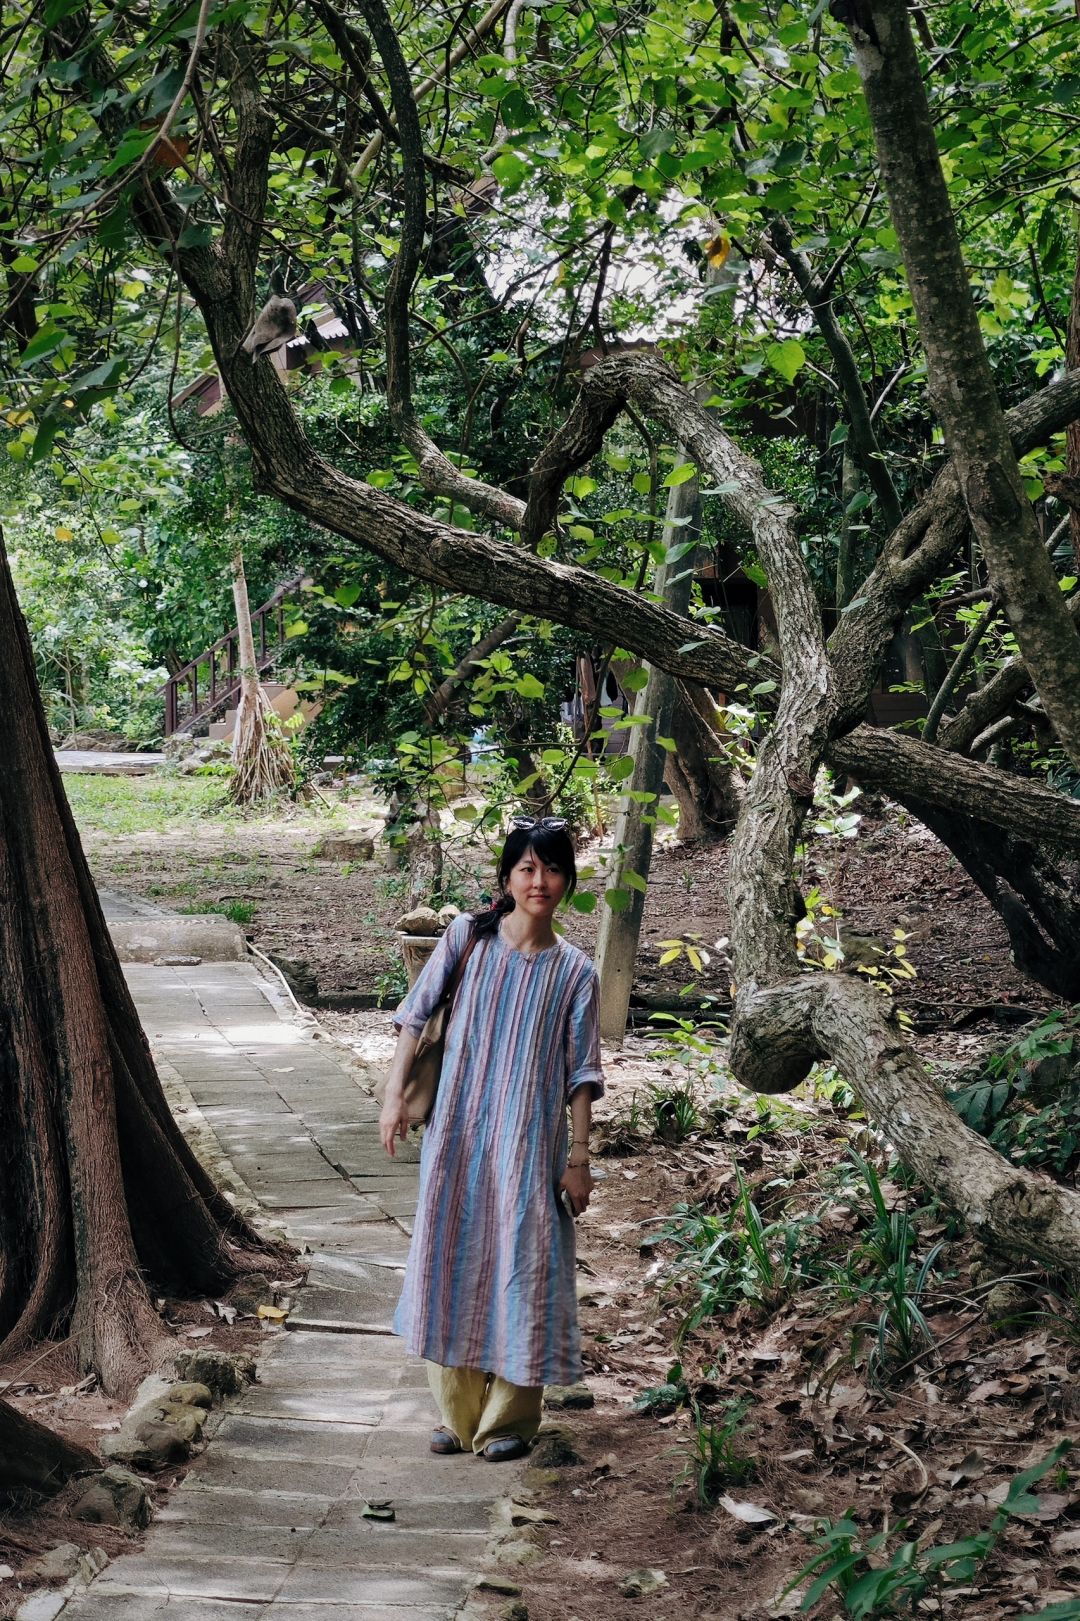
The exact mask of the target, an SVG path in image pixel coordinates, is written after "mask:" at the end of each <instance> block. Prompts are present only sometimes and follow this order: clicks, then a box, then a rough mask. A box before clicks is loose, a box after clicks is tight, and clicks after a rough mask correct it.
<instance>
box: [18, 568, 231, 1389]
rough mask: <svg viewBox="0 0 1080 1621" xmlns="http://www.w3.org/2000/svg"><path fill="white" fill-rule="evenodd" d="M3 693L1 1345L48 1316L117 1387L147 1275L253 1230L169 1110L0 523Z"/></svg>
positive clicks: (41, 1325) (180, 1278) (221, 1279)
mask: <svg viewBox="0 0 1080 1621" xmlns="http://www.w3.org/2000/svg"><path fill="white" fill-rule="evenodd" d="M0 698H2V702H0V747H2V754H3V760H4V768H3V770H2V771H0V1143H3V1153H4V1169H3V1176H2V1177H0V1352H2V1353H3V1354H4V1355H9V1354H11V1353H13V1352H16V1351H19V1350H21V1349H23V1348H24V1347H26V1346H27V1345H28V1344H29V1343H30V1342H31V1341H32V1340H34V1339H36V1338H38V1337H40V1336H42V1335H47V1334H49V1333H50V1332H52V1331H54V1330H58V1329H60V1330H63V1331H65V1332H67V1333H68V1334H70V1335H71V1337H72V1339H73V1340H74V1343H75V1346H76V1349H77V1352H78V1356H79V1360H80V1362H81V1364H82V1366H83V1367H84V1368H86V1369H94V1370H95V1371H96V1372H97V1373H98V1375H99V1376H100V1378H101V1381H102V1384H103V1385H104V1387H105V1388H106V1389H107V1390H110V1391H122V1390H124V1389H125V1388H126V1387H127V1386H128V1385H129V1384H130V1383H131V1382H132V1380H133V1379H134V1377H135V1375H136V1374H137V1373H138V1372H139V1370H140V1369H141V1368H142V1367H144V1366H145V1363H146V1358H147V1355H148V1353H151V1354H152V1352H153V1350H154V1348H155V1346H156V1345H157V1343H158V1342H159V1341H161V1340H162V1338H163V1334H164V1331H163V1328H162V1325H161V1322H160V1319H159V1318H158V1316H157V1314H156V1312H155V1311H154V1308H153V1306H152V1304H151V1300H150V1296H149V1293H148V1289H147V1282H146V1279H147V1277H149V1278H151V1279H153V1282H154V1285H155V1287H156V1288H157V1289H159V1290H163V1291H167V1292H190V1293H194V1294H205V1293H210V1292H214V1291H218V1290H220V1289H222V1288H224V1287H225V1286H227V1284H228V1283H229V1281H230V1279H231V1278H232V1277H233V1276H234V1275H235V1272H236V1269H237V1263H238V1261H240V1260H241V1259H243V1260H244V1262H245V1264H256V1265H257V1264H259V1252H260V1251H261V1244H260V1241H259V1239H258V1238H257V1236H256V1235H255V1234H254V1233H253V1232H252V1231H251V1230H250V1229H248V1228H247V1227H246V1226H245V1224H244V1223H243V1222H241V1221H240V1220H239V1219H238V1218H237V1216H236V1214H235V1212H234V1211H233V1209H232V1207H231V1205H230V1204H229V1203H228V1201H227V1200H226V1199H225V1198H224V1196H223V1195H221V1194H220V1193H219V1192H218V1191H217V1189H216V1188H215V1187H214V1185H213V1183H212V1182H211V1181H210V1179H209V1177H208V1176H207V1175H206V1173H205V1171H204V1170H203V1169H202V1167H201V1166H200V1164H199V1163H198V1161H197V1160H196V1159H195V1157H194V1155H193V1154H192V1152H191V1150H190V1149H189V1147H188V1145H187V1143H186V1142H185V1140H184V1138H183V1136H182V1135H181V1133H180V1131H179V1129H178V1127H177V1126H176V1124H175V1122H174V1121H173V1119H172V1116H171V1115H170V1113H169V1108H168V1105H167V1103H166V1101H165V1097H164V1094H163V1093H162V1091H161V1086H160V1083H159V1081H158V1078H157V1075H156V1073H155V1071H154V1066H153V1061H152V1059H151V1057H150V1050H149V1046H148V1045H147V1041H146V1038H145V1036H144V1035H143V1032H142V1029H141V1027H140V1024H139V1019H138V1015H137V1014H136V1011H135V1007H134V1004H133V1003H132V1000H131V997H130V994H129V992H128V989H127V985H126V983H125V981H124V977H123V974H122V972H121V970H120V964H119V962H118V960H117V957H116V953H115V951H114V949H113V946H112V942H111V940H110V938H109V934H108V930H107V928H106V926H105V920H104V918H103V916H102V912H101V907H100V905H99V903H98V898H97V893H96V891H95V889H94V884H93V880H92V878H91V876H90V871H89V868H88V867H87V865H86V858H85V856H84V855H83V851H82V846H81V844H80V842H79V836H78V833H77V831H76V828H75V824H74V822H73V820H72V817H71V812H70V811H69V809H68V805H67V800H66V799H65V797H64V791H63V787H62V784H61V780H60V774H59V771H58V769H57V766H56V762H55V759H54V758H53V753H52V748H51V746H50V744H49V737H48V732H47V730H46V726H45V715H44V711H43V709H42V705H41V698H40V694H39V692H38V688H37V683H36V681H35V678H34V667H33V661H32V655H31V649H30V641H29V637H28V635H27V632H26V626H25V624H24V622H23V619H22V616H21V614H20V612H19V608H18V603H17V602H16V599H15V590H14V586H13V584H12V580H11V574H10V571H9V569H8V564H7V555H6V552H5V551H4V547H3V539H2V536H0ZM230 1240H231V1243H230Z"/></svg>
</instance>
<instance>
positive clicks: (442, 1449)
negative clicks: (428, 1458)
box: [431, 1426, 461, 1457]
mask: <svg viewBox="0 0 1080 1621" xmlns="http://www.w3.org/2000/svg"><path fill="white" fill-rule="evenodd" d="M431 1450H432V1452H438V1453H440V1454H441V1455H442V1456H444V1457H449V1456H450V1455H451V1453H454V1452H460V1451H461V1442H460V1441H459V1440H458V1438H457V1436H456V1435H455V1434H454V1432H453V1430H444V1429H443V1428H442V1427H441V1426H440V1427H439V1428H438V1429H434V1430H432V1432H431Z"/></svg>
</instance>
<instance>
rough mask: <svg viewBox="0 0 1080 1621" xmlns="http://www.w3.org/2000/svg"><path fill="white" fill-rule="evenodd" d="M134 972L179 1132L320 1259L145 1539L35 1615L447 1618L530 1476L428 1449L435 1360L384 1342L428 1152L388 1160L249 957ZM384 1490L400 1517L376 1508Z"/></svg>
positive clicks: (345, 1077)
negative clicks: (507, 1500)
mask: <svg viewBox="0 0 1080 1621" xmlns="http://www.w3.org/2000/svg"><path fill="white" fill-rule="evenodd" d="M125 972H126V973H127V975H128V979H129V983H130V984H131V988H132V991H133V993H134V996H135V999H136V1002H137V1004H138V1007H139V1011H140V1014H141V1016H142V1020H143V1024H144V1026H145V1028H146V1030H147V1033H148V1034H149V1036H150V1039H151V1042H152V1044H153V1047H154V1051H155V1054H156V1055H157V1058H158V1062H159V1066H160V1069H161V1073H162V1078H163V1081H164V1083H165V1085H166V1088H167V1090H168V1091H169V1093H170V1099H171V1101H172V1103H173V1106H174V1108H177V1109H178V1110H179V1111H180V1113H181V1118H183V1119H184V1124H185V1128H186V1129H190V1130H191V1132H192V1134H193V1136H194V1137H195V1139H196V1140H197V1141H199V1142H200V1149H201V1151H204V1152H205V1150H206V1147H207V1144H208V1143H209V1145H210V1147H211V1157H212V1155H213V1152H216V1153H217V1154H218V1155H219V1157H221V1158H222V1161H223V1162H222V1163H220V1164H219V1165H218V1166H217V1167H216V1169H218V1170H219V1171H220V1172H221V1173H222V1176H223V1180H224V1182H225V1185H226V1186H231V1187H233V1188H234V1189H235V1190H236V1191H237V1192H239V1194H240V1196H241V1198H242V1199H243V1198H244V1196H245V1192H246V1189H250V1190H251V1193H252V1194H254V1195H255V1197H256V1198H257V1199H258V1201H259V1203H260V1204H261V1206H262V1207H263V1209H264V1211H265V1213H266V1214H267V1215H268V1216H270V1217H271V1218H273V1219H275V1220H278V1221H280V1222H281V1223H282V1224H283V1225H284V1226H285V1227H287V1229H288V1231H289V1234H290V1235H291V1237H292V1238H293V1239H294V1241H296V1242H297V1243H298V1244H302V1245H306V1246H308V1247H309V1249H310V1250H311V1252H312V1256H311V1266H310V1271H309V1273H308V1281H307V1284H306V1286H305V1287H304V1288H303V1289H302V1290H300V1291H297V1292H296V1293H295V1294H294V1306H296V1309H294V1310H293V1312H292V1314H291V1316H290V1318H289V1324H288V1329H287V1331H285V1332H284V1333H278V1334H275V1335H274V1336H273V1337H272V1338H269V1339H268V1340H267V1343H266V1345H265V1347H264V1349H263V1352H262V1354H261V1357H260V1362H259V1382H258V1383H257V1384H256V1385H254V1386H253V1387H251V1388H250V1389H249V1390H248V1391H246V1392H245V1393H244V1394H243V1395H240V1396H237V1397H233V1398H231V1399H230V1400H229V1401H228V1402H227V1403H226V1407H225V1412H224V1416H223V1417H222V1418H221V1419H220V1420H219V1421H218V1424H217V1428H216V1429H215V1431H214V1433H213V1435H212V1438H211V1440H210V1443H209V1446H208V1447H207V1450H206V1451H205V1453H203V1454H202V1456H201V1457H200V1458H199V1459H198V1460H197V1461H196V1463H195V1464H194V1466H193V1467H192V1468H191V1469H190V1470H189V1472H188V1474H187V1476H186V1478H185V1479H184V1482H183V1484H182V1485H181V1486H180V1487H179V1488H178V1490H177V1491H175V1492H174V1493H173V1495H172V1496H171V1498H170V1499H169V1501H168V1505H167V1506H166V1507H165V1508H164V1509H163V1510H162V1512H161V1513H160V1514H159V1515H158V1516H157V1518H156V1519H155V1521H154V1524H153V1525H152V1527H151V1529H150V1531H149V1533H148V1535H147V1538H146V1541H145V1543H144V1544H143V1547H142V1549H141V1550H140V1551H139V1552H138V1553H135V1554H131V1555H128V1556H126V1557H123V1558H120V1559H117V1560H115V1561H114V1562H113V1563H111V1564H110V1565H108V1566H107V1567H106V1569H105V1570H104V1571H103V1572H102V1574H101V1575H100V1576H99V1577H98V1578H97V1580H96V1581H95V1582H94V1583H93V1585H92V1586H91V1587H90V1588H89V1590H88V1591H86V1592H85V1593H82V1594H79V1595H77V1596H75V1597H72V1598H70V1599H69V1600H68V1601H67V1603H66V1604H65V1605H64V1606H63V1609H62V1611H60V1612H58V1611H57V1610H56V1609H55V1608H54V1609H51V1610H49V1611H48V1612H47V1614H46V1612H44V1611H43V1612H42V1617H43V1621H51V1618H52V1616H54V1615H55V1614H57V1613H61V1614H62V1616H63V1621H151V1618H156V1617H159V1616H161V1617H164V1618H166V1621H256V1618H258V1621H264V1618H266V1617H267V1616H270V1617H273V1618H274V1621H346V1618H350V1617H355V1618H356V1621H447V1618H450V1617H453V1616H455V1615H457V1614H458V1612H459V1610H460V1608H461V1606H462V1605H463V1604H464V1602H465V1600H466V1597H467V1594H468V1593H469V1591H470V1589H471V1588H472V1586H473V1584H474V1581H475V1577H476V1575H477V1573H478V1572H479V1569H480V1567H481V1564H482V1561H483V1554H484V1549H485V1547H486V1545H487V1542H488V1538H489V1527H490V1524H491V1520H492V1511H493V1508H494V1505H495V1503H496V1502H497V1501H498V1500H499V1499H501V1498H502V1497H503V1495H504V1493H505V1492H507V1491H508V1490H509V1489H510V1488H511V1487H512V1486H514V1484H515V1483H516V1479H517V1474H518V1470H517V1468H516V1467H515V1466H513V1465H500V1466H497V1467H496V1466H493V1465H488V1464H485V1463H483V1462H482V1461H479V1460H477V1459H475V1458H472V1457H471V1456H470V1457H458V1458H444V1459H434V1458H432V1456H431V1454H430V1453H429V1451H428V1439H429V1435H430V1430H431V1423H432V1412H431V1404H430V1397H429V1395H428V1392H427V1386H426V1381H425V1377H424V1370H423V1365H422V1364H420V1363H416V1362H412V1361H410V1360H408V1359H406V1358H405V1356H404V1354H403V1351H402V1347H401V1342H400V1341H399V1340H396V1339H393V1338H392V1337H390V1335H389V1326H390V1318H391V1314H392V1311H393V1308H394V1305H395V1303H396V1300H397V1296H398V1292H399V1288H400V1284H401V1269H402V1267H403V1265H404V1262H405V1256H406V1252H407V1248H408V1234H409V1231H410V1227H411V1220H412V1215H413V1211H414V1209H415V1201H416V1181H417V1166H416V1160H417V1159H418V1154H417V1152H416V1150H415V1148H413V1147H412V1146H411V1145H409V1146H406V1147H405V1148H404V1151H403V1153H402V1155H401V1156H400V1157H399V1158H398V1159H396V1160H390V1159H389V1158H388V1157H387V1156H386V1155H385V1154H384V1153H383V1151H382V1149H381V1147H380V1145H379V1142H378V1138H377V1135H376V1117H377V1112H378V1111H377V1108H376V1105H375V1104H374V1103H373V1102H372V1101H371V1099H370V1098H369V1097H368V1096H367V1094H366V1093H365V1092H363V1091H362V1090H361V1089H360V1087H359V1086H358V1085H357V1082H356V1081H355V1080H354V1079H353V1078H352V1076H351V1075H350V1074H349V1073H348V1071H347V1069H346V1068H345V1067H344V1065H343V1062H342V1059H343V1058H345V1055H344V1054H342V1053H341V1050H340V1049H338V1048H335V1046H334V1045H333V1044H332V1043H329V1042H326V1041H324V1040H320V1039H316V1038H315V1037H314V1035H313V1032H312V1030H311V1027H310V1026H309V1025H308V1024H306V1023H305V1022H304V1021H302V1020H301V1019H300V1018H298V1017H297V1016H295V1014H294V1012H293V1010H292V1008H291V1005H290V1004H289V1002H288V999H287V997H286V996H285V993H284V992H283V991H282V990H281V989H280V987H279V986H278V985H277V983H276V982H274V981H272V980H270V979H268V978H266V977H264V976H263V974H262V973H261V972H260V971H259V970H258V969H257V968H256V967H254V966H252V965H251V964H249V963H205V964H201V965H199V966H197V967H156V966H150V965H145V966H144V965H143V964H131V965H129V966H128V967H127V968H126V970H125ZM346 1062H347V1059H346ZM245 1184H246V1189H245V1186H244V1185H245ZM297 1302H298V1304H297ZM384 1499H391V1500H392V1501H393V1504H394V1508H395V1511H396V1519H395V1520H394V1521H393V1522H392V1523H390V1522H385V1521H379V1520H371V1519H366V1518H364V1517H363V1509H364V1505H365V1502H371V1501H376V1500H384ZM43 1597H44V1595H43Z"/></svg>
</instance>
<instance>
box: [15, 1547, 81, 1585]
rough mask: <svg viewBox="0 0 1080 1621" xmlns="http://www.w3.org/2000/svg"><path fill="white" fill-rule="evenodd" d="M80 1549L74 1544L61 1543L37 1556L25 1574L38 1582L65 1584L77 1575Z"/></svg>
mask: <svg viewBox="0 0 1080 1621" xmlns="http://www.w3.org/2000/svg"><path fill="white" fill-rule="evenodd" d="M81 1558H82V1549H81V1548H80V1547H79V1545H78V1543H76V1542H61V1543H60V1544H59V1546H58V1547H55V1548H50V1549H49V1551H48V1553H43V1554H41V1555H39V1557H38V1558H37V1559H35V1560H34V1562H33V1564H32V1565H31V1566H30V1568H29V1569H28V1570H27V1572H26V1574H27V1575H28V1576H31V1577H33V1578H34V1580H35V1581H40V1582H67V1581H70V1580H71V1578H72V1576H75V1575H77V1574H78V1570H79V1561H80V1559H81Z"/></svg>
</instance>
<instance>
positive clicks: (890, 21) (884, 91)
mask: <svg viewBox="0 0 1080 1621" xmlns="http://www.w3.org/2000/svg"><path fill="white" fill-rule="evenodd" d="M842 3H843V10H844V12H845V15H846V20H847V21H848V24H849V27H850V29H851V36H852V39H853V41H854V46H855V58H856V62H857V64H858V69H859V74H860V77H861V79H862V82H863V89H864V91H865V94H866V105H867V109H868V111H869V114H870V122H871V125H872V126H873V130H874V139H875V144H876V147H877V155H878V166H879V170H880V173H881V181H882V185H883V187H884V190H885V193H886V195H887V197H888V200H889V209H890V213H891V216H892V222H893V227H894V229H895V231H896V235H897V238H898V241H899V244H900V250H901V253H902V254H903V258H904V263H905V265H906V268H907V279H908V287H909V289H910V291H911V297H912V302H913V304H914V306H915V314H916V318H917V321H918V326H919V337H920V340H921V342H922V346H923V350H924V352H925V355H926V363H927V378H928V386H929V391H930V396H931V400H932V402H933V405H934V409H935V412H936V414H937V418H938V421H939V422H940V424H941V427H942V431H943V433H944V436H945V443H946V445H947V446H948V449H949V453H950V457H951V460H952V465H953V468H954V470H955V473H956V477H957V479H958V481H959V485H960V489H961V491H962V493H963V497H964V504H965V506H966V508H967V511H968V515H969V517H970V519H971V526H972V528H973V529H974V531H975V534H976V536H977V537H978V540H979V544H980V546H981V547H982V551H983V555H984V557H985V558H986V560H987V564H988V566H989V569H990V576H991V580H992V582H993V584H994V586H995V588H996V591H997V594H998V595H999V597H1000V599H1001V601H1002V604H1003V606H1004V608H1005V610H1006V612H1007V613H1008V616H1009V620H1010V623H1011V624H1012V627H1013V630H1014V631H1015V633H1016V639H1017V642H1018V644H1019V647H1020V652H1021V654H1022V656H1023V659H1024V662H1025V663H1026V665H1027V667H1028V670H1029V671H1030V674H1031V677H1032V680H1033V682H1034V684H1035V688H1036V690H1037V692H1038V694H1039V696H1040V698H1041V699H1042V702H1043V707H1044V708H1045V710H1046V713H1047V715H1048V716H1049V717H1050V720H1051V721H1052V723H1053V725H1054V729H1055V731H1056V732H1057V735H1058V738H1059V740H1060V742H1061V745H1062V747H1063V748H1064V749H1065V751H1066V753H1067V754H1068V755H1069V757H1070V759H1071V760H1072V761H1073V763H1074V764H1077V765H1080V637H1078V636H1077V633H1076V628H1075V626H1074V625H1073V622H1072V620H1071V618H1070V616H1069V613H1068V611H1067V609H1066V607H1065V603H1064V601H1063V599H1062V595H1061V592H1060V590H1059V588H1058V582H1057V576H1056V575H1055V573H1054V570H1053V566H1052V564H1051V561H1050V559H1049V557H1048V556H1047V555H1046V551H1045V549H1044V547H1043V543H1042V538H1041V536H1040V534H1039V528H1038V524H1037V522H1036V518H1035V514H1034V512H1033V511H1032V509H1031V504H1030V502H1029V501H1028V499H1027V496H1026V495H1025V493H1024V488H1023V483H1022V481H1021V478H1020V472H1019V468H1018V467H1017V462H1016V455H1015V453H1014V451H1013V447H1012V443H1011V441H1010V438H1009V433H1008V428H1007V425H1006V422H1005V418H1004V415H1003V413H1002V410H1001V405H1000V402H999V400H998V396H997V391H996V389H995V387H994V380H993V376H992V374H991V371H990V364H989V361H988V359H987V356H986V350H985V347H984V345H983V341H982V334H981V332H980V330H979V322H978V317H977V314H976V311H975V305H974V301H973V299H972V295H971V289H970V286H969V283H968V276H967V270H966V267H965V265H964V260H963V255H962V253H961V251H960V240H959V236H958V233H957V229H956V222H955V219H954V217H953V212H952V208H951V205H950V203H949V196H948V190H947V188H946V185H945V178H944V175H943V174H942V170H941V162H940V159H939V157H938V150H937V143H936V140H935V137H934V129H933V124H932V121H931V115H930V108H929V104H928V102H927V98H926V91H925V89H924V86H923V82H922V78H921V75H920V72H919V62H918V57H917V55H916V51H915V43H914V40H913V38H912V34H911V27H910V23H909V20H908V13H907V9H906V6H905V4H904V0H842Z"/></svg>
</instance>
